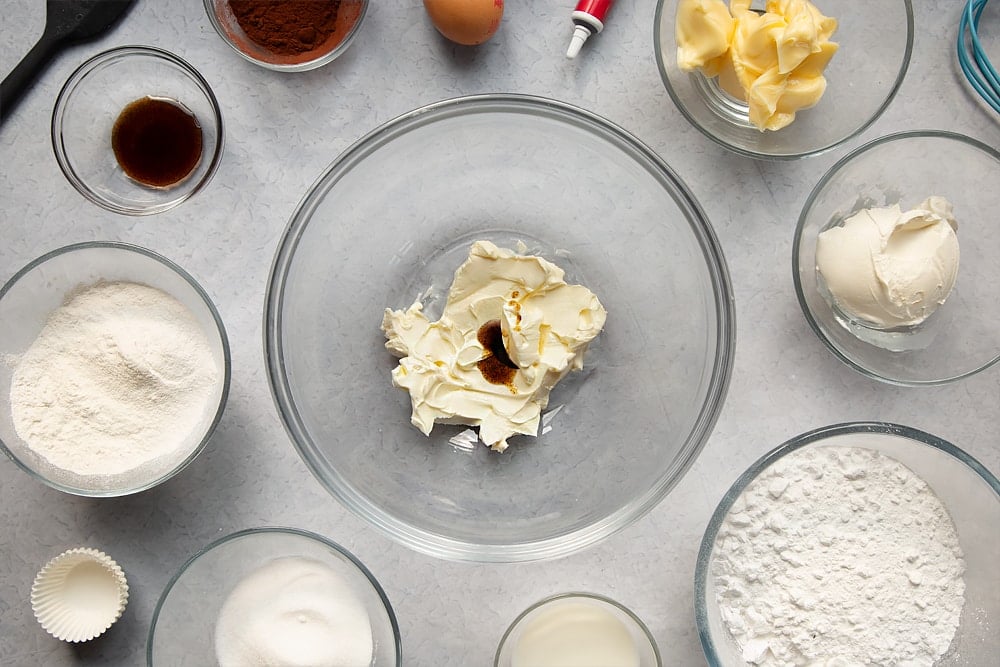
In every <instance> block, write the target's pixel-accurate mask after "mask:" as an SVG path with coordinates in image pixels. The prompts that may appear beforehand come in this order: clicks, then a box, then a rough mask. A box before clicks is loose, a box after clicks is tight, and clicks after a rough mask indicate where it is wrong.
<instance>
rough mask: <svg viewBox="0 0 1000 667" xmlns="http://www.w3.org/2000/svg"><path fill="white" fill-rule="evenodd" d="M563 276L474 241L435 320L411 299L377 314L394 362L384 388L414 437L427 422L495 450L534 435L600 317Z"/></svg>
mask: <svg viewBox="0 0 1000 667" xmlns="http://www.w3.org/2000/svg"><path fill="white" fill-rule="evenodd" d="M563 275H564V273H563V270H562V269H560V268H559V267H558V266H556V265H555V264H553V263H551V262H548V261H546V260H545V259H544V258H541V257H534V256H530V255H521V254H517V253H515V252H513V251H511V250H509V249H506V248H498V247H497V246H496V245H494V244H493V243H490V242H489V241H476V242H475V243H473V244H472V247H471V248H470V250H469V258H468V259H467V260H466V261H465V262H464V263H463V264H462V265H461V266H460V267H459V268H458V270H457V271H455V279H454V282H453V283H452V285H451V288H450V289H449V291H448V300H447V303H446V304H445V307H444V312H443V313H442V314H441V319H439V320H437V321H436V322H431V321H430V320H428V319H427V316H426V315H424V314H423V312H422V309H423V306H422V305H421V303H420V301H416V302H414V303H413V305H411V306H410V307H409V308H407V309H406V310H392V309H391V308H387V309H386V311H385V316H384V318H383V321H382V330H383V331H384V332H385V335H386V338H387V339H388V340H387V341H386V344H385V345H386V348H387V349H389V350H390V351H391V352H392V353H393V354H395V355H396V356H399V357H402V359H401V360H400V362H399V366H397V367H396V368H395V369H394V370H393V371H392V382H393V384H394V385H395V386H397V387H401V388H403V389H406V390H407V391H409V393H410V402H411V404H412V406H413V416H412V421H413V425H414V426H416V427H417V428H419V429H420V430H421V432H423V434H424V435H427V434H428V433H430V432H431V429H432V428H434V424H435V422H441V423H445V424H467V425H469V426H478V427H479V428H480V431H479V437H480V439H481V440H482V441H483V442H484V443H486V444H487V445H489V446H490V447H491V448H492V449H494V450H496V451H500V452H502V451H504V450H505V449H507V438H509V437H510V436H512V435H514V434H517V433H521V434H525V435H537V433H538V427H539V423H540V422H541V412H542V410H543V409H544V408H545V407H546V406H547V405H548V403H549V392H550V391H551V390H552V388H553V387H555V385H556V383H558V382H559V380H561V379H562V378H563V377H564V376H565V375H566V374H567V373H569V372H570V371H571V370H580V369H582V368H583V355H584V352H586V350H587V345H588V344H589V343H590V341H591V340H593V339H594V337H595V336H597V334H598V333H600V331H601V328H602V327H603V326H604V320H605V317H606V315H607V313H606V311H605V310H604V307H603V306H601V303H600V301H598V299H597V297H596V296H595V295H594V294H593V293H592V292H591V291H590V290H589V289H587V288H586V287H584V286H582V285H569V284H567V283H566V281H564V280H563Z"/></svg>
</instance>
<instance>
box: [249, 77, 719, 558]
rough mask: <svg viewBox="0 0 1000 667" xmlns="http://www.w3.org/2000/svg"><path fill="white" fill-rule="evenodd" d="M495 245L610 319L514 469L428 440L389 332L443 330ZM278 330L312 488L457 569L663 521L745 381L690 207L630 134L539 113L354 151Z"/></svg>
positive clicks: (515, 443)
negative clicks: (562, 283)
mask: <svg viewBox="0 0 1000 667" xmlns="http://www.w3.org/2000/svg"><path fill="white" fill-rule="evenodd" d="M478 239H487V240H491V241H493V242H495V243H497V244H498V245H500V246H505V247H509V248H514V247H516V244H517V242H518V241H522V242H523V243H524V244H526V246H527V250H528V251H529V252H535V253H541V254H542V255H543V256H545V257H547V258H549V259H550V260H553V261H555V262H557V263H558V264H559V265H560V266H561V267H562V268H564V269H565V270H566V279H567V281H569V282H574V283H580V284H583V285H586V286H587V287H589V288H590V289H591V290H593V291H594V292H595V293H596V294H597V295H598V297H599V298H600V299H601V301H602V303H603V304H604V306H605V308H607V310H608V313H609V315H608V322H607V326H606V327H605V330H604V332H603V333H601V334H600V335H599V336H598V337H597V338H596V339H595V340H594V342H593V343H592V344H591V346H590V349H589V351H588V353H587V356H586V359H585V367H586V368H585V369H584V370H583V371H582V372H576V373H572V374H570V375H569V376H567V377H566V378H565V379H564V380H563V381H562V382H561V383H560V384H559V385H558V386H557V387H556V389H555V391H554V392H553V393H552V396H551V402H550V404H549V411H550V414H549V415H548V417H546V420H551V421H550V422H549V423H548V425H549V426H550V427H551V429H548V430H546V432H545V433H542V434H541V435H540V436H539V437H538V438H533V437H527V436H521V437H515V438H513V439H512V440H511V447H510V449H508V450H507V451H506V452H504V453H503V454H498V453H496V452H492V451H489V450H487V449H486V448H485V447H483V446H481V445H480V446H477V447H474V448H462V447H458V446H453V445H452V444H450V442H449V441H450V439H451V438H453V437H454V436H456V434H458V433H459V432H461V431H463V430H464V427H461V426H444V425H439V426H436V427H435V428H434V431H433V432H432V434H431V435H430V437H424V436H423V435H422V434H421V433H420V432H419V431H417V430H416V429H415V428H414V427H413V426H411V424H410V401H409V397H408V396H407V394H406V392H405V391H402V390H400V389H396V388H394V387H393V386H392V383H391V379H390V372H391V370H392V369H393V368H394V367H395V366H396V363H397V361H398V360H397V359H396V358H395V357H393V356H392V355H391V354H390V353H389V352H388V351H387V350H386V349H385V348H384V343H385V339H384V336H383V334H382V332H381V331H380V329H379V325H380V323H381V322H382V315H383V311H384V309H385V308H386V307H392V308H405V307H408V306H409V305H410V304H411V303H412V302H413V301H414V299H415V298H417V297H418V296H420V295H422V294H423V295H425V297H426V298H425V299H424V303H425V312H427V313H428V314H429V315H430V316H431V317H432V319H435V318H436V317H437V316H438V315H439V314H440V311H441V307H442V301H443V297H444V296H445V294H446V292H447V289H448V287H449V285H450V284H451V279H452V275H453V273H454V271H455V269H456V268H457V267H458V266H459V264H460V263H461V262H462V261H463V260H464V259H465V257H466V256H467V254H468V248H469V246H470V244H471V243H472V242H473V241H476V240H478ZM265 309H266V310H265V327H264V330H265V356H266V359H267V366H268V373H269V378H270V382H271V387H272V390H273V392H274V396H275V400H276V402H277V405H278V409H279V412H280V414H281V417H282V419H283V420H284V423H285V426H286V428H287V430H288V432H289V434H290V435H291V437H292V440H293V442H294V443H295V446H296V447H297V448H298V450H299V453H300V454H301V455H302V457H303V459H304V460H305V462H306V463H307V464H308V466H309V467H310V469H311V470H312V471H313V473H314V474H315V475H316V477H317V478H318V479H319V480H320V481H321V482H322V483H323V485H324V486H325V487H326V488H327V489H328V490H329V491H330V492H331V493H332V494H333V495H334V496H336V497H337V498H338V499H339V500H341V501H342V502H343V503H344V504H345V505H346V506H347V507H348V508H350V509H351V510H352V511H354V512H355V513H357V514H358V515H360V516H361V517H363V518H365V519H367V520H368V521H369V522H371V523H372V524H373V525H374V526H376V527H377V528H379V529H381V530H383V531H384V532H386V533H387V534H388V535H390V536H391V537H393V538H395V539H396V540H398V541H400V542H402V543H403V544H406V545H408V546H409V547H411V548H414V549H417V550H420V551H423V552H425V553H429V554H433V555H435V556H439V557H445V558H452V559H464V560H477V561H517V560H529V559H540V558H549V557H554V556H558V555H562V554H566V553H569V552H571V551H574V550H577V549H580V548H583V547H584V546H587V545H589V544H592V543H594V542H595V541H597V540H599V539H601V538H603V537H605V536H607V535H609V534H611V533H613V532H615V531H616V530H619V529H621V528H622V527H624V526H626V525H627V524H629V523H631V522H632V521H634V520H635V519H637V518H638V517H640V516H642V515H643V514H644V513H645V512H646V511H648V510H649V509H650V508H652V507H653V506H654V505H655V504H656V503H657V502H658V501H660V500H661V499H662V498H663V497H664V496H665V495H666V494H667V492H668V491H669V490H670V489H671V488H672V487H673V486H674V484H676V483H677V481H678V480H679V479H680V478H681V476H682V475H683V474H684V472H685V471H686V470H687V469H688V467H689V466H690V465H691V463H692V462H693V461H694V459H695V457H696V456H697V454H698V452H699V451H700V450H701V447H702V445H703V444H704V442H705V440H706V439H707V437H708V435H709V432H710V431H711V429H712V426H713V425H714V423H715V420H716V417H717V416H718V414H719V410H720V408H721V406H722V401H723V397H724V395H725V391H726V387H727V385H728V380H729V376H730V373H731V370H732V361H733V343H734V328H733V327H734V312H733V302H732V289H731V286H730V283H729V277H728V273H727V270H726V267H725V262H724V260H723V257H722V252H721V250H720V248H719V245H718V243H717V241H716V238H715V235H714V232H713V231H712V229H711V226H710V225H709V223H708V220H706V218H705V215H704V213H703V212H702V211H701V209H700V207H699V206H698V204H697V203H696V202H695V200H694V197H693V196H692V195H691V193H690V191H689V190H688V189H687V187H686V186H685V185H684V184H683V183H682V182H681V181H680V179H679V178H678V177H677V176H676V175H675V174H674V173H673V171H671V170H670V168H669V167H668V166H667V165H666V164H665V163H664V162H663V161H662V160H661V159H660V158H659V157H658V156H657V155H656V154H655V153H654V152H653V151H651V150H649V149H648V148H647V147H645V146H644V145H642V144H641V143H640V142H639V141H637V140H636V139H635V138H634V137H632V136H631V135H629V134H628V133H626V132H624V131H623V130H621V129H620V128H618V127H616V126H614V125H612V124H611V123H609V122H608V121H606V120H604V119H602V118H599V117H597V116H595V115H593V114H590V113H588V112H586V111H582V110H580V109H577V108H575V107H572V106H569V105H566V104H563V103H559V102H555V101H552V100H546V99H541V98H534V97H526V96H518V95H486V96H473V97H467V98H461V99H455V100H448V101H443V102H439V103H436V104H432V105H429V106H426V107H423V108H420V109H417V110H415V111H412V112H410V113H407V114H405V115H403V116H401V117H399V118H397V119H396V120H393V121H391V122H389V123H387V124H386V125H384V126H382V127H380V128H378V129H377V130H375V131H374V132H372V133H370V134H369V135H368V136H366V137H364V138H363V139H361V140H360V141H359V142H358V143H356V144H355V145H354V146H352V147H351V148H349V149H348V150H347V151H345V152H344V153H343V154H342V155H341V156H340V157H339V158H338V159H337V160H336V161H335V162H334V163H333V165H332V166H331V167H330V168H329V169H328V170H327V171H326V173H324V174H323V175H322V176H321V177H320V179H319V180H318V181H317V182H316V184H315V185H314V186H313V187H312V189H311V190H310V191H309V193H308V194H307V195H306V197H305V199H303V201H302V202H301V203H300V205H299V208H298V210H297V211H296V212H295V214H294V215H293V217H292V220H291V222H290V224H289V226H288V228H287V230H286V232H285V235H284V237H283V239H282V241H281V243H280V245H279V248H278V252H277V255H276V257H275V261H274V266H273V269H272V274H271V278H270V285H269V287H268V292H267V297H266V305H265ZM560 406H561V408H562V409H561V410H560V411H558V413H557V414H556V413H555V408H557V407H560Z"/></svg>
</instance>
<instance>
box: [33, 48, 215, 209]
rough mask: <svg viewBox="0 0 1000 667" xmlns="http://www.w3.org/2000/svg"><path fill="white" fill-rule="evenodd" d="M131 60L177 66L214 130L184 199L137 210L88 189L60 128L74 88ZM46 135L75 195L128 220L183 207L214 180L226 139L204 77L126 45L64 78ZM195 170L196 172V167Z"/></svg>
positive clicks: (161, 54)
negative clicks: (101, 69) (205, 159)
mask: <svg viewBox="0 0 1000 667" xmlns="http://www.w3.org/2000/svg"><path fill="white" fill-rule="evenodd" d="M133 56H142V57H148V58H152V59H154V60H165V61H167V62H169V63H170V64H172V65H175V66H177V67H178V68H179V69H180V70H181V71H182V72H183V73H184V74H185V75H186V76H187V77H188V78H190V79H191V80H192V81H193V82H194V83H195V85H196V86H197V87H198V89H199V90H200V91H201V92H202V94H203V95H204V96H205V99H206V100H207V101H208V103H209V106H211V107H212V119H213V120H214V124H215V126H216V138H215V146H214V148H211V149H209V148H208V147H207V146H205V147H203V149H202V152H203V155H207V154H208V153H209V152H210V153H211V161H210V162H209V164H208V168H207V169H206V170H205V173H204V175H203V176H202V177H201V179H199V180H198V181H197V182H196V183H193V184H191V185H190V190H188V191H187V192H184V193H183V195H181V196H178V197H177V198H176V199H173V200H171V201H168V202H161V203H156V204H150V205H144V206H140V207H128V206H121V205H119V204H115V203H114V202H111V201H108V200H106V199H105V198H103V197H101V196H99V195H98V194H97V193H96V192H95V191H94V189H93V188H91V187H90V185H88V184H87V182H86V181H85V180H84V179H83V178H81V177H80V176H79V175H78V174H77V173H76V171H75V170H74V169H73V167H72V166H71V164H70V160H69V158H68V156H67V154H66V150H65V147H64V146H63V142H62V141H61V140H60V136H61V135H62V128H63V118H64V116H65V114H66V106H67V104H68V102H69V100H70V98H72V97H73V94H74V93H75V92H76V89H77V86H79V84H80V83H81V82H82V81H83V80H84V79H85V78H86V77H87V76H88V75H89V74H90V73H91V72H92V71H93V70H94V69H95V68H97V67H98V66H100V65H102V64H104V63H105V62H108V61H111V60H114V59H122V58H130V57H133ZM49 135H50V139H51V141H52V151H53V153H55V156H56V163H58V165H59V169H60V170H61V171H62V173H63V175H64V176H66V180H68V181H69V182H70V184H71V185H72V186H73V188H74V189H76V191H77V192H79V193H80V194H81V195H83V196H84V197H85V198H86V199H87V200H88V201H90V202H92V203H94V204H96V205H98V206H100V207H101V208H103V209H105V210H108V211H111V212H112V213H119V214H121V215H131V216H145V215H154V214H156V213H163V212H164V211H169V210H170V209H172V208H175V207H177V206H180V205H181V204H182V203H184V202H185V201H187V200H188V199H190V198H191V197H193V196H194V195H195V194H197V193H198V192H200V191H201V190H203V189H204V188H205V186H207V185H208V184H209V183H210V182H211V180H212V178H213V177H214V176H215V172H216V171H217V170H218V168H219V164H220V162H221V161H222V149H223V146H224V145H225V137H226V133H225V128H224V125H223V121H222V108H221V107H220V106H219V100H218V99H217V98H216V97H215V92H214V91H213V90H212V87H211V86H210V85H209V84H208V81H207V80H206V79H205V77H203V76H202V75H201V73H200V72H199V71H198V70H197V69H195V68H194V66H193V65H191V64H190V63H189V62H187V61H186V60H184V59H183V58H181V57H180V56H178V55H176V54H174V53H171V52H170V51H167V50H166V49H161V48H159V47H157V46H146V45H141V44H127V45H124V46H116V47H114V48H111V49H107V50H105V51H101V52H100V53H98V54H96V55H94V56H91V57H90V58H88V59H87V60H85V61H84V62H83V63H82V64H80V65H79V66H78V67H77V68H76V69H75V70H73V73H72V74H70V75H69V77H67V79H66V82H65V83H63V85H62V88H60V89H59V94H58V95H57V96H56V102H55V105H53V107H52V121H51V125H50V130H49ZM195 168H196V169H197V167H195ZM178 187H182V188H184V187H187V186H186V185H185V184H184V183H181V184H179V185H178Z"/></svg>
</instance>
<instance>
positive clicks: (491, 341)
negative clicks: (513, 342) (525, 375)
mask: <svg viewBox="0 0 1000 667" xmlns="http://www.w3.org/2000/svg"><path fill="white" fill-rule="evenodd" d="M476 340H478V341H479V344H480V345H482V346H483V349H484V350H486V353H487V354H486V356H485V357H483V358H482V359H480V360H479V361H478V362H477V363H476V368H478V369H479V372H480V373H482V374H483V379H485V380H486V381H487V382H489V383H490V384H505V385H507V386H513V384H514V375H515V374H516V373H517V364H515V363H514V362H513V361H511V360H510V355H508V354H507V348H505V347H504V346H503V334H502V333H501V331H500V320H490V321H489V322H487V323H486V324H484V325H483V326H481V327H479V331H478V332H476Z"/></svg>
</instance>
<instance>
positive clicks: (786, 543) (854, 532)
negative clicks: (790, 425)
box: [712, 447, 965, 667]
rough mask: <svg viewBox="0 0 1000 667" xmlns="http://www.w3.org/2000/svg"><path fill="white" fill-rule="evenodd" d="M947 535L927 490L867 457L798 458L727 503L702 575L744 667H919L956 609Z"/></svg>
mask: <svg viewBox="0 0 1000 667" xmlns="http://www.w3.org/2000/svg"><path fill="white" fill-rule="evenodd" d="M963 570H964V564H963V560H962V552H961V547H960V546H959V543H958V537H957V534H956V532H955V526H954V524H953V523H952V520H951V517H950V516H949V515H948V513H947V511H946V509H945V508H944V506H943V505H942V504H941V501H940V500H939V499H938V498H937V496H935V495H934V493H933V491H932V490H931V489H930V488H929V487H928V486H927V484H926V483H924V482H923V481H922V480H921V479H920V478H918V477H917V476H916V475H915V474H914V473H913V472H911V471H910V470H909V469H908V468H906V467H905V466H903V465H902V464H900V463H899V462H897V461H895V460H893V459H890V458H888V457H886V456H884V455H882V454H879V453H878V452H875V451H871V450H866V449H859V448H850V447H806V448H803V449H800V450H798V451H795V452H792V453H791V454H789V455H787V456H785V457H784V458H783V459H781V460H779V461H777V462H776V463H774V464H773V465H772V466H771V467H770V468H768V469H767V470H765V471H764V472H763V473H761V475H760V476H759V477H758V478H757V479H756V480H754V482H752V483H751V484H750V485H749V486H748V487H747V488H746V489H745V490H744V492H743V493H742V494H741V495H740V497H739V498H738V499H737V500H736V502H735V503H734V505H733V507H732V509H731V510H730V512H729V515H728V517H727V518H726V520H725V522H724V525H723V526H722V527H721V528H720V530H719V534H718V537H717V538H716V543H715V550H714V559H713V564H712V573H713V576H714V581H715V586H716V597H717V600H718V602H719V607H720V611H721V614H722V618H723V622H724V623H725V625H726V626H727V627H728V628H729V630H730V632H731V634H732V635H733V637H734V638H735V639H736V641H737V643H738V644H739V646H740V650H741V651H742V654H743V657H744V659H745V660H746V661H747V663H749V664H754V665H765V666H769V667H770V666H781V667H790V666H793V665H794V666H799V665H803V666H805V665H809V666H813V665H815V666H820V665H823V666H827V667H854V666H861V665H896V666H900V667H930V666H931V665H933V664H934V662H935V661H936V660H937V659H938V658H940V657H941V655H942V654H944V653H945V652H946V651H947V650H948V647H949V645H950V644H951V641H952V638H953V637H954V635H955V631H956V629H957V627H958V623H959V618H960V616H961V612H962V607H963V604H964V592H965V584H964V581H963V579H962V574H963Z"/></svg>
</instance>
